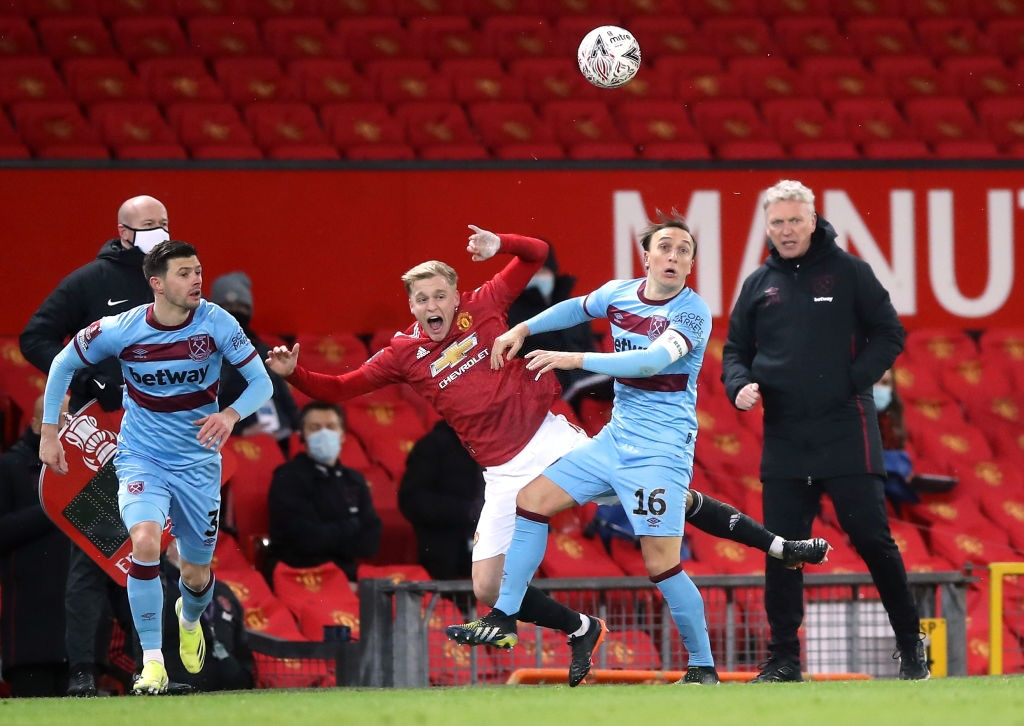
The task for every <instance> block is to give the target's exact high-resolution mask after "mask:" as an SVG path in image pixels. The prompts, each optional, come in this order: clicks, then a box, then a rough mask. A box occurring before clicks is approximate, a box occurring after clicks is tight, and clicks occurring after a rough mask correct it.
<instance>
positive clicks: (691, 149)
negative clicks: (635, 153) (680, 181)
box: [640, 141, 711, 161]
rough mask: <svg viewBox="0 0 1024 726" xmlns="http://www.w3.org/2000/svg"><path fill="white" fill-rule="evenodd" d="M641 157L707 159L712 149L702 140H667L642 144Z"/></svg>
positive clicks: (664, 159) (674, 159)
mask: <svg viewBox="0 0 1024 726" xmlns="http://www.w3.org/2000/svg"><path fill="white" fill-rule="evenodd" d="M640 158H642V159H658V160H661V161H684V160H692V161H707V160H709V159H710V158H711V149H709V148H708V146H707V144H705V143H703V142H701V141H666V142H657V141H655V142H651V143H647V144H642V145H640Z"/></svg>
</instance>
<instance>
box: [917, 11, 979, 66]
mask: <svg viewBox="0 0 1024 726" xmlns="http://www.w3.org/2000/svg"><path fill="white" fill-rule="evenodd" d="M914 30H915V31H916V32H917V37H918V39H919V40H920V41H921V50H922V51H924V52H925V53H927V54H928V55H930V56H931V57H932V58H934V59H935V60H936V61H942V60H945V59H946V58H951V57H957V56H965V57H970V56H976V55H980V54H983V53H987V52H989V49H990V43H989V42H988V38H987V36H985V35H983V34H982V33H981V32H980V31H979V30H978V26H977V25H975V23H974V21H973V20H971V19H970V18H966V17H959V18H929V19H925V20H919V21H917V23H915V25H914Z"/></svg>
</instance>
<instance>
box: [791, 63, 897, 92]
mask: <svg viewBox="0 0 1024 726" xmlns="http://www.w3.org/2000/svg"><path fill="white" fill-rule="evenodd" d="M799 70H800V72H801V73H802V74H803V75H805V76H807V78H808V79H809V81H810V84H811V87H812V88H813V89H814V94H813V95H814V96H816V97H818V98H820V99H821V100H822V101H825V102H832V101H837V100H842V99H859V98H871V97H873V96H882V95H884V93H885V89H884V87H883V85H882V81H881V80H880V79H879V78H878V76H876V75H874V74H872V73H868V71H867V69H866V68H865V67H864V64H863V63H861V61H860V60H859V59H857V58H854V57H853V56H820V57H807V58H805V59H804V60H803V61H801V62H800V63H799Z"/></svg>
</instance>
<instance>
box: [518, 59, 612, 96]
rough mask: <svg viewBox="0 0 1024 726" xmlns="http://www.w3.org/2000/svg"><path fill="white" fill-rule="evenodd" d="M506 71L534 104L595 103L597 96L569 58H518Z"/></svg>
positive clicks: (594, 89) (596, 89)
mask: <svg viewBox="0 0 1024 726" xmlns="http://www.w3.org/2000/svg"><path fill="white" fill-rule="evenodd" d="M509 72H510V73H511V74H512V75H513V76H514V77H516V78H518V79H520V80H521V81H522V84H523V90H524V93H525V95H526V100H528V101H532V102H533V103H545V102H547V101H569V100H581V101H582V100H594V99H597V98H598V97H599V94H600V89H598V88H596V87H594V86H592V85H591V84H590V83H588V82H587V81H586V79H585V78H584V77H583V75H582V74H581V73H580V71H579V67H578V66H577V65H576V62H575V61H573V60H570V59H568V58H521V59H519V60H516V61H513V62H512V63H511V64H510V65H509Z"/></svg>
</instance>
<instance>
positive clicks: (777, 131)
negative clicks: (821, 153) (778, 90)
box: [761, 98, 844, 145]
mask: <svg viewBox="0 0 1024 726" xmlns="http://www.w3.org/2000/svg"><path fill="white" fill-rule="evenodd" d="M761 113H762V115H763V116H764V119H765V121H766V122H767V124H768V128H770V129H771V134H772V137H773V138H774V139H775V140H776V141H778V142H779V143H782V144H786V145H790V144H798V143H803V142H814V141H839V140H841V139H843V138H844V131H843V127H842V125H841V124H840V123H839V122H838V121H836V120H835V119H834V118H833V117H832V115H831V114H830V113H829V112H828V110H827V109H826V108H825V104H823V103H822V102H821V101H819V100H817V99H814V98H780V99H773V100H768V101H763V102H762V103H761Z"/></svg>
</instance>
